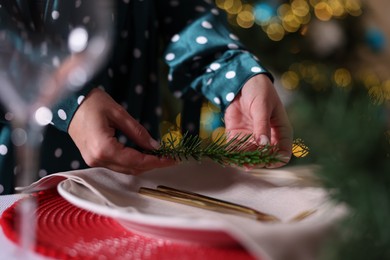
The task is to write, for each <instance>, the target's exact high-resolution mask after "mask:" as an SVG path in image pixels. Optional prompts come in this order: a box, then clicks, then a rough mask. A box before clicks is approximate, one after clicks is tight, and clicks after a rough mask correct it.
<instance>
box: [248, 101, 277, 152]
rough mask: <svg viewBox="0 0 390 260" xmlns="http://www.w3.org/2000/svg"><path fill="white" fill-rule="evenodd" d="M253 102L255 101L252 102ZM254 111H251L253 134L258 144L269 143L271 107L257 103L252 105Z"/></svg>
mask: <svg viewBox="0 0 390 260" xmlns="http://www.w3.org/2000/svg"><path fill="white" fill-rule="evenodd" d="M254 104H255V103H254ZM254 108H262V109H256V111H253V112H251V114H252V117H253V134H254V137H255V140H256V142H257V144H258V145H267V144H269V143H270V136H271V123H270V117H271V114H272V111H271V109H270V108H269V107H268V106H267V105H266V104H259V105H256V106H253V107H252V109H254Z"/></svg>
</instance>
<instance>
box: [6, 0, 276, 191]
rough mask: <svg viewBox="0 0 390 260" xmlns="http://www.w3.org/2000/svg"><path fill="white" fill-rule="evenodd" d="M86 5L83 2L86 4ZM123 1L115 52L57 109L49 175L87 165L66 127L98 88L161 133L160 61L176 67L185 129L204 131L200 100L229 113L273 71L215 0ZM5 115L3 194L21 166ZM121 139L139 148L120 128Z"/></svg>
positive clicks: (48, 140)
mask: <svg viewBox="0 0 390 260" xmlns="http://www.w3.org/2000/svg"><path fill="white" fill-rule="evenodd" d="M67 1H72V0H67ZM73 1H75V0H73ZM20 2H23V1H20ZM52 2H53V1H49V0H46V4H44V5H43V6H45V7H46V9H45V10H44V14H45V15H46V17H48V19H50V13H51V12H52V11H53V10H55V9H56V8H57V7H58V5H55V4H53V3H52ZM54 2H55V1H54ZM75 2H78V1H75ZM79 2H81V4H82V1H79ZM116 2H117V8H116V9H117V12H116V13H115V14H113V17H114V21H115V44H114V48H113V52H112V55H111V57H110V59H109V60H108V61H107V64H106V65H105V66H104V68H103V69H102V70H101V71H100V73H98V75H97V76H96V77H95V78H94V79H93V80H91V82H89V83H88V85H87V86H86V87H85V88H83V89H82V90H81V91H80V92H78V93H73V94H72V95H71V96H69V97H67V98H66V99H64V100H63V101H61V102H59V103H58V104H57V105H56V106H55V108H54V109H53V114H54V117H53V122H52V123H53V124H52V125H50V126H49V129H48V130H47V132H46V134H45V139H44V144H43V149H42V156H41V158H42V162H41V170H40V176H41V177H42V176H44V175H46V174H50V173H53V172H58V171H65V170H72V169H79V168H84V167H87V166H86V165H85V163H84V162H83V160H82V158H81V156H80V154H79V152H78V151H77V149H76V147H75V146H74V144H73V142H72V140H71V139H70V138H69V136H68V135H67V133H66V132H67V129H68V126H69V122H70V121H71V119H72V117H73V114H74V113H75V111H76V110H77V108H78V106H79V104H80V103H81V102H82V100H83V98H84V97H85V96H86V95H87V94H88V91H90V90H91V88H94V87H101V88H104V89H105V90H106V91H107V92H108V93H110V94H111V95H112V96H113V98H114V99H115V100H116V101H117V102H118V103H119V104H121V105H123V106H124V107H125V108H126V109H127V111H128V112H129V113H130V114H131V115H132V116H133V117H134V118H136V119H138V120H139V121H140V122H141V124H143V125H144V126H145V127H146V128H147V129H148V130H149V131H150V133H151V134H152V135H153V136H154V137H155V138H158V136H159V129H158V125H159V124H158V123H159V121H160V117H161V114H162V107H161V102H160V98H161V97H160V90H159V88H160V85H159V84H161V82H159V79H160V77H161V75H160V72H159V70H158V68H159V67H158V64H159V62H158V60H159V59H162V60H164V61H165V62H166V64H167V65H168V66H169V73H168V75H166V76H165V75H164V78H167V82H168V84H169V88H170V89H171V90H172V93H173V95H174V96H176V97H178V98H181V99H183V101H184V106H183V107H184V109H185V111H184V113H183V115H185V118H183V128H184V129H185V130H195V131H196V129H197V127H196V126H197V125H198V121H199V104H200V101H201V100H202V99H203V98H206V99H208V100H210V101H211V102H213V103H214V104H215V105H217V106H219V107H220V108H221V110H222V113H223V112H224V110H225V109H226V107H227V106H228V105H229V104H230V102H231V101H232V100H233V98H234V97H235V96H236V95H237V93H238V92H239V91H240V89H241V87H242V86H243V84H244V83H245V82H246V81H247V80H248V79H249V78H250V77H252V76H254V75H256V74H259V73H266V74H267V75H269V73H268V72H267V71H266V70H265V69H264V68H263V66H262V65H261V64H260V63H259V61H258V59H257V58H256V57H254V56H253V55H252V54H251V53H249V52H247V51H246V50H245V48H244V46H242V44H241V43H240V42H239V40H238V39H237V37H236V36H235V35H233V34H231V32H229V31H228V29H227V27H226V25H225V15H224V14H223V13H222V11H221V10H218V9H217V8H216V7H214V6H213V5H212V4H210V3H211V1H204V0H155V1H153V0H130V1H128V0H117V1H116ZM74 6H75V7H74V9H75V10H56V11H58V12H59V13H60V16H59V19H62V17H66V16H65V15H61V14H62V13H64V12H65V13H74V12H77V5H76V4H75V5H74ZM57 22H58V21H57ZM269 76H270V75H269ZM270 77H271V76H270ZM102 105H104V104H102ZM191 108H192V109H191ZM194 108H197V109H194ZM4 115H5V113H2V115H1V117H0V121H1V123H0V185H1V186H0V191H3V193H9V192H10V191H11V190H12V187H10V186H12V176H13V173H12V171H13V170H12V169H13V168H14V167H13V166H12V162H13V161H12V156H11V150H12V149H11V148H10V143H9V133H10V129H9V125H8V124H7V120H6V118H5V117H4ZM119 138H120V140H122V141H123V142H127V143H128V144H129V145H131V142H128V141H127V139H126V137H125V136H123V135H121V134H120V133H119ZM1 147H2V148H1ZM2 151H3V152H2Z"/></svg>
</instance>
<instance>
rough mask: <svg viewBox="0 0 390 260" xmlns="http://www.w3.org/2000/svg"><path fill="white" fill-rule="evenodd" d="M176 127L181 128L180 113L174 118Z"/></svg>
mask: <svg viewBox="0 0 390 260" xmlns="http://www.w3.org/2000/svg"><path fill="white" fill-rule="evenodd" d="M176 125H177V126H178V127H180V126H181V113H179V114H177V116H176Z"/></svg>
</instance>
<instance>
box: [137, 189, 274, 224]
mask: <svg viewBox="0 0 390 260" xmlns="http://www.w3.org/2000/svg"><path fill="white" fill-rule="evenodd" d="M138 192H139V193H140V194H142V195H145V196H151V197H154V198H158V199H163V200H168V201H172V202H178V203H181V204H186V205H190V206H195V207H198V208H203V209H208V210H213V211H219V212H224V213H236V214H237V213H238V214H240V215H244V216H248V217H251V218H255V219H256V220H259V221H263V222H280V220H279V219H278V218H277V217H275V216H272V215H270V214H267V213H263V212H260V211H258V210H255V209H253V208H250V207H247V206H243V205H239V204H236V203H232V202H228V201H224V200H220V199H216V198H212V197H208V196H205V195H201V194H198V193H194V192H189V191H184V190H178V189H174V188H171V187H167V186H162V185H159V186H157V189H150V188H145V187H141V188H140V189H139V191H138Z"/></svg>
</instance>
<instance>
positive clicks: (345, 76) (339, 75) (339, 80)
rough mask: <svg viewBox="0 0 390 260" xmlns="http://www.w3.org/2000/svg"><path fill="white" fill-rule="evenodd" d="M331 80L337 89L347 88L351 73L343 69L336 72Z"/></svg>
mask: <svg viewBox="0 0 390 260" xmlns="http://www.w3.org/2000/svg"><path fill="white" fill-rule="evenodd" d="M333 79H334V81H335V82H336V84H337V85H338V86H339V87H343V88H345V87H348V86H349V85H351V82H352V76H351V73H350V72H349V71H348V70H347V69H344V68H341V69H338V70H336V71H335V73H334V76H333Z"/></svg>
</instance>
